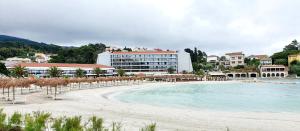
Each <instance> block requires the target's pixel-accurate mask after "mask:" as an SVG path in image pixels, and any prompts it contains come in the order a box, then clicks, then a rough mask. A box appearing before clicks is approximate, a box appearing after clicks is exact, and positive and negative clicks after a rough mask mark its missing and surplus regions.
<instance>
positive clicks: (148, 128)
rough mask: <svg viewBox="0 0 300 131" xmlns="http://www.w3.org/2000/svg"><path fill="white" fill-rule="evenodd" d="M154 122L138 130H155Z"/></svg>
mask: <svg viewBox="0 0 300 131" xmlns="http://www.w3.org/2000/svg"><path fill="white" fill-rule="evenodd" d="M155 129H156V123H153V124H150V125H146V126H145V127H144V128H141V129H140V131H155Z"/></svg>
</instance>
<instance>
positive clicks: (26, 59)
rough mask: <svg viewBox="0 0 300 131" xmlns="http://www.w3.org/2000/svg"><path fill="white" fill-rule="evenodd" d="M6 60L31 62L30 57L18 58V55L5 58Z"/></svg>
mask: <svg viewBox="0 0 300 131" xmlns="http://www.w3.org/2000/svg"><path fill="white" fill-rule="evenodd" d="M6 61H11V62H24V63H31V62H32V61H31V59H29V58H19V57H11V58H7V59H6Z"/></svg>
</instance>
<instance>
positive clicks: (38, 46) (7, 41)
mask: <svg viewBox="0 0 300 131" xmlns="http://www.w3.org/2000/svg"><path fill="white" fill-rule="evenodd" d="M0 48H24V49H32V50H36V51H39V52H44V53H54V54H55V53H57V52H58V51H59V50H61V48H62V47H61V46H58V45H53V44H45V43H39V42H35V41H32V40H27V39H23V38H18V37H12V36H6V35H0Z"/></svg>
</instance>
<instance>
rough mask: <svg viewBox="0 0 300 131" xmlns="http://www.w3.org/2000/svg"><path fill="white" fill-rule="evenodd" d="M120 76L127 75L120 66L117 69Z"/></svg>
mask: <svg viewBox="0 0 300 131" xmlns="http://www.w3.org/2000/svg"><path fill="white" fill-rule="evenodd" d="M117 73H118V76H124V75H125V71H124V70H123V69H122V68H119V69H118V70H117Z"/></svg>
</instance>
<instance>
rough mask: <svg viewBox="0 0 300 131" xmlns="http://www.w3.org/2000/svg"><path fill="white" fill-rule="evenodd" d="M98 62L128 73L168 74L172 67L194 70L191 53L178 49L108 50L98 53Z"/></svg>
mask: <svg viewBox="0 0 300 131" xmlns="http://www.w3.org/2000/svg"><path fill="white" fill-rule="evenodd" d="M97 64H102V65H108V66H112V67H114V68H116V69H119V68H122V69H124V70H125V72H126V73H127V74H141V73H142V74H167V73H168V71H167V70H168V68H170V67H171V68H173V69H174V70H175V72H176V73H180V72H182V71H187V72H192V71H193V68H192V62H191V58H190V55H189V53H186V52H180V53H179V52H178V51H162V50H143V51H130V52H128V51H126V52H125V51H118V52H109V51H107V52H104V53H100V54H98V59H97Z"/></svg>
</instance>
